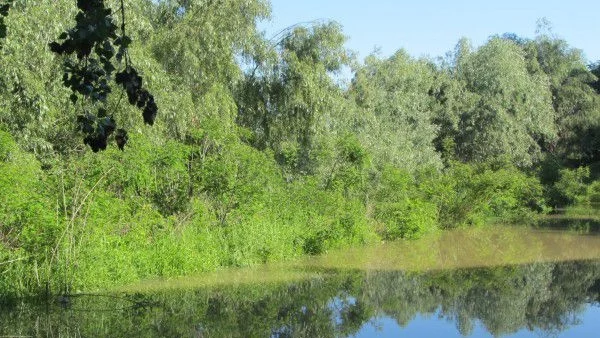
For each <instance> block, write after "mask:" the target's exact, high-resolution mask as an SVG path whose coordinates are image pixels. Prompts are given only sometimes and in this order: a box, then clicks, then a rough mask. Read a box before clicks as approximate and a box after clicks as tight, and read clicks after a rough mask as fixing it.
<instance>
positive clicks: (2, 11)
mask: <svg viewBox="0 0 600 338" xmlns="http://www.w3.org/2000/svg"><path fill="white" fill-rule="evenodd" d="M11 2H12V0H5V1H2V4H0V39H4V38H5V37H6V25H5V24H4V18H5V17H6V16H8V10H9V9H10V4H11ZM1 46H2V45H0V47H1Z"/></svg>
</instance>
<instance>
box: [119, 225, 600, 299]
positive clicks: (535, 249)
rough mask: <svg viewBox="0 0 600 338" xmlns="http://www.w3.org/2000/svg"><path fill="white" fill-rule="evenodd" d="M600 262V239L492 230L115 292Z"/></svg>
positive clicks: (456, 233) (507, 228) (466, 231)
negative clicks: (346, 273)
mask: <svg viewBox="0 0 600 338" xmlns="http://www.w3.org/2000/svg"><path fill="white" fill-rule="evenodd" d="M595 259H600V236H599V235H595V234H579V233H576V232H573V231H564V230H552V229H534V228H528V227H513V226H492V227H483V228H469V229H454V230H447V231H440V232H437V233H432V234H429V235H426V236H424V237H422V238H420V239H417V240H401V241H396V242H389V243H381V244H378V245H373V246H367V247H358V248H351V249H344V250H338V251H332V252H329V253H327V254H325V255H321V256H315V257H307V258H304V259H300V260H297V261H293V262H285V263H277V264H267V265H262V266H258V267H251V268H238V269H224V270H221V271H216V272H211V273H205V274H201V275H198V276H193V277H182V278H175V279H168V280H165V279H158V280H151V281H145V282H142V283H138V284H135V285H130V286H127V287H124V288H119V289H117V290H116V291H124V292H144V291H160V290H168V289H190V288H202V287H215V286H228V285H242V284H263V283H284V282H293V281H301V280H307V279H313V278H320V277H321V276H323V275H324V274H327V271H331V270H362V271H375V270H382V271H386V270H387V271H390V270H400V271H407V272H425V271H434V270H448V269H459V268H478V267H495V266H509V265H521V264H527V263H535V262H563V261H578V260H595Z"/></svg>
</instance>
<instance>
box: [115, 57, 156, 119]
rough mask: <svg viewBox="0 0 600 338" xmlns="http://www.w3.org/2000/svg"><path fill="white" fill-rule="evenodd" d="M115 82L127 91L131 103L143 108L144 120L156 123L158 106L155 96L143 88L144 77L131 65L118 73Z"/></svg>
mask: <svg viewBox="0 0 600 338" xmlns="http://www.w3.org/2000/svg"><path fill="white" fill-rule="evenodd" d="M115 82H117V83H118V84H120V85H121V86H122V87H123V89H125V92H126V93H127V98H128V100H129V103H130V104H132V105H133V104H134V105H136V106H137V107H138V108H140V109H143V116H144V122H145V123H146V124H149V125H153V124H154V119H155V118H156V113H157V111H158V107H157V106H156V103H154V97H153V96H152V94H150V93H149V92H148V91H147V90H146V89H143V88H142V78H141V77H140V76H139V75H138V73H137V71H136V70H135V69H134V68H132V67H129V68H127V69H125V70H124V71H122V72H120V73H117V75H116V77H115Z"/></svg>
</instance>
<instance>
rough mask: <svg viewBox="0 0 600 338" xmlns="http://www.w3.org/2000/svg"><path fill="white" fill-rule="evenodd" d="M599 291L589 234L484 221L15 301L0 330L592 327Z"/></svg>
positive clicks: (208, 332)
mask: <svg viewBox="0 0 600 338" xmlns="http://www.w3.org/2000/svg"><path fill="white" fill-rule="evenodd" d="M571 228H575V229H578V230H581V229H589V227H588V228H586V227H585V224H584V225H583V226H582V225H581V224H579V225H576V226H572V227H571ZM599 292H600V236H598V235H596V234H594V233H589V232H582V231H573V230H570V231H565V230H553V229H548V228H539V229H531V228H516V227H492V228H482V229H470V230H456V231H449V232H441V233H438V234H432V235H430V236H427V237H426V238H423V239H421V240H418V241H408V242H403V241H401V242H395V243H382V244H379V245H375V246H371V247H366V248H356V249H351V250H343V251H337V252H331V253H329V254H327V255H324V256H321V257H312V258H307V259H303V260H300V261H297V262H293V263H287V264H272V265H267V266H263V267H258V268H253V269H232V270H225V271H221V272H218V273H212V274H205V275H202V276H197V277H193V278H181V279H172V280H154V281H146V282H144V283H140V284H137V285H130V286H126V287H124V288H120V289H118V290H114V291H112V292H110V293H107V294H101V295H92V294H88V295H76V296H72V297H70V298H68V299H61V302H58V301H52V302H50V303H48V304H46V303H44V304H39V303H36V302H32V301H26V300H19V301H15V302H12V303H10V304H7V305H5V306H4V307H3V308H2V309H0V336H3V335H4V336H7V335H8V336H31V337H104V336H106V337H108V336H110V337H376V336H377V337H380V336H384V337H386V336H389V337H397V336H410V337H492V336H503V337H540V336H552V337H595V336H596V335H597V332H600V323H599V322H600V321H599V320H598V319H600V307H599V301H600V296H599Z"/></svg>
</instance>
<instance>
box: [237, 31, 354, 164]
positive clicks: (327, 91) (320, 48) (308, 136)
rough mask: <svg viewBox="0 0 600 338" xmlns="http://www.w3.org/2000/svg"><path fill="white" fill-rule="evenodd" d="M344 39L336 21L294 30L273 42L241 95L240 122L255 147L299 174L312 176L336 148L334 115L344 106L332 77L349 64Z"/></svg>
mask: <svg viewBox="0 0 600 338" xmlns="http://www.w3.org/2000/svg"><path fill="white" fill-rule="evenodd" d="M345 40H346V38H345V36H344V35H343V34H342V31H341V27H340V26H339V25H338V24H336V23H325V24H318V25H314V26H312V27H308V28H307V27H301V26H298V27H295V28H293V29H291V30H290V31H288V32H286V33H285V34H284V36H283V38H281V39H279V40H278V41H272V48H273V49H272V52H271V53H270V57H269V58H267V59H265V60H257V63H256V67H255V68H254V69H252V70H251V71H250V72H249V73H248V74H247V76H246V80H245V82H244V84H243V85H242V86H241V88H240V89H239V91H238V104H239V108H240V110H239V116H238V122H239V123H240V124H241V125H242V126H245V127H248V128H250V130H252V131H253V133H254V140H253V144H254V145H255V146H257V147H259V148H271V149H272V150H273V151H275V153H276V156H277V157H278V159H279V161H280V163H281V164H284V165H285V166H287V167H289V168H291V169H293V170H294V171H296V172H302V173H311V172H314V171H315V170H316V169H317V168H316V166H317V162H318V161H319V157H320V156H321V155H323V152H322V151H323V149H324V148H327V147H328V146H330V145H331V144H332V143H331V142H330V141H331V140H330V139H329V140H328V138H329V137H330V136H331V133H332V132H333V133H335V132H336V129H335V128H332V126H331V124H332V123H334V120H335V119H333V118H332V116H334V115H336V114H337V113H338V112H339V111H340V110H342V109H343V107H344V103H343V102H344V98H343V93H342V90H341V88H340V87H339V86H338V85H337V84H336V83H335V81H334V80H333V78H332V75H333V74H334V73H336V72H338V71H340V69H341V68H342V67H343V66H345V65H349V64H350V63H351V55H350V54H349V53H348V51H347V50H346V49H345V48H344V46H343V44H344V42H345ZM267 56H269V54H267Z"/></svg>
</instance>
